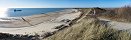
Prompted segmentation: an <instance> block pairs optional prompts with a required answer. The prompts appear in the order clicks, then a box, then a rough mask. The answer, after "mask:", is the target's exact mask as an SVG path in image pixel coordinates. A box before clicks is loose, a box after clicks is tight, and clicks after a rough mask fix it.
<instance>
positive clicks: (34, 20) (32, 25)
mask: <svg viewBox="0 0 131 40" xmlns="http://www.w3.org/2000/svg"><path fill="white" fill-rule="evenodd" d="M80 14H81V12H79V11H78V10H76V9H65V10H61V11H57V12H50V13H46V14H39V15H32V16H25V17H22V18H24V19H25V20H26V21H25V20H23V19H22V18H21V17H20V18H19V19H16V20H6V21H0V32H1V33H9V34H21V35H27V34H29V35H35V34H39V35H44V33H47V32H54V31H57V30H59V29H55V27H58V26H61V25H66V26H68V24H69V23H70V21H71V20H73V19H75V18H78V17H79V15H80ZM68 20H70V21H68ZM67 21H68V22H67Z"/></svg>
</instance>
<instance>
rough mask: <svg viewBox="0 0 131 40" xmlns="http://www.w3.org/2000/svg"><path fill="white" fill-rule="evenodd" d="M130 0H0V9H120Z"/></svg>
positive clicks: (130, 2)
mask: <svg viewBox="0 0 131 40" xmlns="http://www.w3.org/2000/svg"><path fill="white" fill-rule="evenodd" d="M129 4H131V0H0V8H73V7H87V8H88V7H121V6H124V5H129Z"/></svg>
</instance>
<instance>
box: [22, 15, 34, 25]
mask: <svg viewBox="0 0 131 40" xmlns="http://www.w3.org/2000/svg"><path fill="white" fill-rule="evenodd" d="M21 18H22V20H24V21H25V22H27V23H28V24H29V25H31V26H34V25H32V24H30V22H28V21H26V20H25V19H24V18H23V17H21Z"/></svg>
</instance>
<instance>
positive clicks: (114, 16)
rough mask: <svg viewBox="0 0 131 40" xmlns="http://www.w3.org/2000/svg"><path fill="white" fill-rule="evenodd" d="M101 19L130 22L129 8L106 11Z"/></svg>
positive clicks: (130, 13)
mask: <svg viewBox="0 0 131 40" xmlns="http://www.w3.org/2000/svg"><path fill="white" fill-rule="evenodd" d="M102 17H105V18H109V19H111V20H115V21H120V22H131V6H125V7H121V8H115V9H111V10H108V11H106V12H103V14H102Z"/></svg>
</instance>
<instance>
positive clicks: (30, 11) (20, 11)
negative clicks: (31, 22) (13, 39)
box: [5, 8, 66, 17]
mask: <svg viewBox="0 0 131 40" xmlns="http://www.w3.org/2000/svg"><path fill="white" fill-rule="evenodd" d="M64 9H66V8H9V9H8V10H7V11H6V13H5V14H6V15H7V17H22V16H31V15H36V14H44V13H48V12H55V11H60V10H64Z"/></svg>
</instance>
